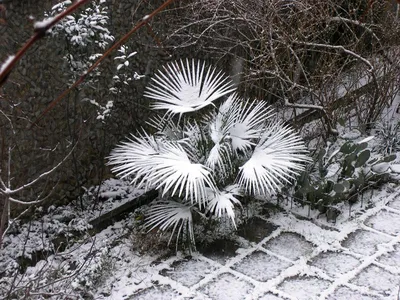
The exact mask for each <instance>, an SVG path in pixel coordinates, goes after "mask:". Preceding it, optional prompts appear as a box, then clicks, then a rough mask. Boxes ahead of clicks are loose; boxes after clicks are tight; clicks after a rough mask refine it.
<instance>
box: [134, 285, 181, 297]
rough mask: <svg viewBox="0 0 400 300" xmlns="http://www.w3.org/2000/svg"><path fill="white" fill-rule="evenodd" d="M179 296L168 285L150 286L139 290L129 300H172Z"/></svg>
mask: <svg viewBox="0 0 400 300" xmlns="http://www.w3.org/2000/svg"><path fill="white" fill-rule="evenodd" d="M178 296H179V293H178V292H177V291H175V290H173V289H172V288H171V286H169V285H161V286H152V287H150V288H147V289H144V290H141V291H139V292H137V293H135V294H133V295H132V296H131V297H129V298H127V299H129V300H148V299H151V300H173V299H176V298H177V297H178Z"/></svg>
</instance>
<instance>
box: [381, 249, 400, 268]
mask: <svg viewBox="0 0 400 300" xmlns="http://www.w3.org/2000/svg"><path fill="white" fill-rule="evenodd" d="M377 261H378V262H380V263H382V264H385V265H389V266H393V267H399V268H400V246H399V245H398V246H396V247H395V248H394V251H392V252H389V253H387V254H385V255H382V256H381V257H379V258H378V259H377Z"/></svg>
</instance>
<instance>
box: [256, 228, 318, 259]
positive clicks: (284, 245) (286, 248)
mask: <svg viewBox="0 0 400 300" xmlns="http://www.w3.org/2000/svg"><path fill="white" fill-rule="evenodd" d="M263 247H264V248H266V249H268V250H270V251H272V252H275V253H277V254H279V255H282V256H285V257H287V258H289V259H291V260H296V259H298V258H299V257H300V256H304V255H307V254H310V253H311V252H312V251H313V248H314V247H313V245H312V244H311V243H310V242H308V241H307V240H306V239H305V238H304V237H302V236H301V235H298V234H296V233H291V232H283V233H281V234H280V235H279V236H278V237H276V238H274V239H272V240H270V241H268V242H267V243H266V244H264V245H263Z"/></svg>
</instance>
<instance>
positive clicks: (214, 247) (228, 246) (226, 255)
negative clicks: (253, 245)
mask: <svg viewBox="0 0 400 300" xmlns="http://www.w3.org/2000/svg"><path fill="white" fill-rule="evenodd" d="M237 249H239V245H238V244H237V243H236V242H234V241H232V240H226V239H221V240H215V241H213V242H212V243H210V244H207V245H206V246H204V245H200V246H199V247H198V250H199V252H200V253H201V254H203V255H204V256H205V257H207V258H210V259H212V260H215V261H217V262H219V263H220V264H225V262H226V261H227V260H228V259H230V258H232V257H234V256H236V250H237Z"/></svg>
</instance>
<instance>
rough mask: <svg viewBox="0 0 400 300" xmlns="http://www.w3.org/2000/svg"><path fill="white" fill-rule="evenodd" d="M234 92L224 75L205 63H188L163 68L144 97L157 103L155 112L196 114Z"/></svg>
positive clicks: (174, 63) (168, 65) (176, 63)
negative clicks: (194, 112) (195, 112)
mask: <svg viewBox="0 0 400 300" xmlns="http://www.w3.org/2000/svg"><path fill="white" fill-rule="evenodd" d="M233 90H234V87H233V84H232V82H231V81H230V80H229V79H227V78H226V77H225V76H224V74H223V73H222V72H217V71H216V69H215V68H211V67H208V68H207V67H206V65H205V63H204V62H200V61H197V62H195V61H194V60H192V62H191V63H190V62H189V60H186V61H185V62H183V61H182V60H181V61H180V62H173V63H170V64H167V65H166V66H164V72H162V71H159V72H158V73H157V74H156V75H155V76H154V77H153V78H152V82H151V84H150V86H149V87H148V88H147V90H146V92H145V94H144V95H145V96H146V97H148V98H151V99H153V100H155V103H154V104H153V106H152V107H153V108H154V109H162V110H167V113H169V114H183V113H187V112H193V111H197V110H199V109H201V108H203V107H205V106H208V105H210V104H212V103H213V101H215V100H217V99H218V98H220V97H222V96H224V95H226V94H228V93H230V92H232V91H233Z"/></svg>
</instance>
